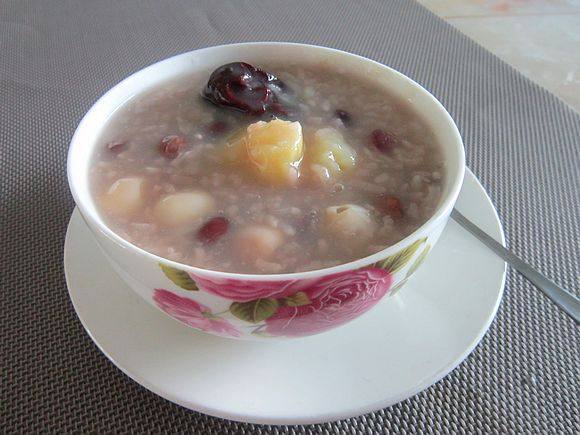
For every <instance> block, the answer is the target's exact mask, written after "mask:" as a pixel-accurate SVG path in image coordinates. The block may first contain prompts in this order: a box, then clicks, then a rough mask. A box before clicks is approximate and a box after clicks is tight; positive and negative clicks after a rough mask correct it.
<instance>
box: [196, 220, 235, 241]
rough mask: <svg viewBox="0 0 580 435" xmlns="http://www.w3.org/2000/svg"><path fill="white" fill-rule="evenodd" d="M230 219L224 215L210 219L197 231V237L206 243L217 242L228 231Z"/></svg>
mask: <svg viewBox="0 0 580 435" xmlns="http://www.w3.org/2000/svg"><path fill="white" fill-rule="evenodd" d="M229 226H230V221H229V220H227V219H226V218H225V217H223V216H216V217H213V218H211V219H210V220H208V221H207V222H206V223H205V224H204V225H203V226H202V227H201V228H200V229H199V231H198V232H197V239H198V240H199V241H200V242H202V243H204V244H211V243H215V242H216V241H217V240H218V239H219V238H220V237H222V236H223V235H224V234H225V233H227V232H228V228H229Z"/></svg>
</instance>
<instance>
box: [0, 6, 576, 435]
mask: <svg viewBox="0 0 580 435" xmlns="http://www.w3.org/2000/svg"><path fill="white" fill-rule="evenodd" d="M250 40H281V41H298V42H308V43H314V44H320V45H326V46H330V47H336V48H340V49H344V50H347V51H351V52H354V53H358V54H361V55H363V56H367V57H370V58H372V59H376V60H378V61H380V62H383V63H386V64H388V65H390V66H392V67H394V68H396V69H398V70H400V71H402V72H403V73H405V74H407V75H409V76H410V77H412V78H414V79H415V80H417V81H418V82H419V83H421V84H423V85H424V86H426V87H427V88H428V89H429V90H431V91H432V92H433V93H434V94H435V96H437V97H438V98H439V99H440V100H441V101H442V102H443V104H444V105H445V106H446V107H447V108H448V109H449V111H450V112H451V114H452V116H453V117H454V118H455V119H456V121H457V123H458V126H459V129H460V130H461V132H462V134H463V136H464V138H465V146H466V150H467V156H468V164H469V165H470V167H471V168H472V169H473V170H474V172H475V173H476V175H477V176H478V177H479V178H480V180H481V181H482V182H483V184H484V186H485V187H486V188H487V189H488V191H489V193H490V195H491V197H492V199H493V201H494V203H495V204H496V205H497V208H498V211H499V214H500V216H501V219H502V221H503V222H504V225H505V229H506V233H507V238H508V242H509V243H510V245H511V247H512V248H513V249H514V250H515V251H516V252H517V253H518V254H520V255H521V256H522V257H524V258H525V259H526V260H528V261H530V262H531V263H533V264H535V265H537V266H538V267H539V268H540V269H541V270H542V271H543V272H545V273H546V274H547V275H549V276H551V277H553V278H554V279H555V280H556V281H558V282H559V283H561V284H562V285H564V286H567V287H568V288H572V289H574V290H575V291H578V282H577V279H578V276H580V273H579V265H578V246H577V243H578V240H579V237H578V232H579V231H578V221H579V218H578V216H579V213H578V212H579V210H578V208H579V201H578V189H579V187H578V186H579V181H580V180H579V168H580V116H579V115H578V113H575V112H574V111H572V110H571V109H570V108H568V107H567V106H566V105H565V104H564V103H562V102H561V101H559V100H558V99H557V98H556V97H554V96H553V95H551V94H549V93H548V92H547V91H545V90H544V89H542V88H540V87H538V86H537V85H535V84H533V83H531V82H530V81H529V80H527V79H525V78H524V77H523V76H521V75H520V74H519V73H517V72H516V71H514V70H513V69H512V68H511V67H509V66H508V65H506V64H505V63H503V62H501V61H500V60H498V59H497V58H496V57H494V56H493V55H491V54H490V53H489V52H487V51H486V50H484V49H483V48H481V47H479V46H478V45H476V44H475V43H474V42H472V41H471V40H469V39H468V38H466V37H465V36H463V35H462V34H460V33H459V32H458V31H456V30H454V29H453V28H452V27H450V26H449V25H447V24H445V23H444V22H443V21H441V20H440V19H438V18H437V17H435V16H434V15H433V14H431V13H430V12H428V11H427V10H426V9H424V8H422V7H421V6H419V5H418V4H416V3H413V2H406V1H358V2H347V1H344V2H343V1H340V2H339V1H332V0H318V1H315V2H314V1H312V2H311V1H283V0H277V1H272V0H265V1H234V0H231V1H211V0H207V1H192V0H183V1H180V0H171V1H158V0H149V1H145V0H126V1H123V2H118V1H84V2H82V1H72V0H70V1H58V0H43V1H40V0H39V1H19V0H14V1H6V0H0V147H1V148H0V152H1V154H0V171H1V172H0V174H1V175H0V180H1V181H0V187H1V197H0V198H1V206H0V207H1V213H0V216H1V225H0V246H1V248H0V249H1V253H2V254H1V257H0V280H1V292H0V360H1V374H2V376H1V380H0V431H1V432H7V433H11V432H27V433H33V432H41V431H50V432H59V433H60V432H72V431H76V432H88V431H93V432H108V433H111V432H129V431H131V432H161V431H168V432H177V431H184V430H187V431H190V432H196V433H203V434H209V433H216V434H222V433H242V434H243V433H258V434H261V433H378V432H383V431H384V432H387V431H395V432H399V433H409V434H410V433H417V432H425V433H429V432H431V433H435V432H436V433H441V432H454V433H457V432H466V431H467V432H487V433H489V432H495V433H497V432H501V433H506V432H529V433H579V432H580V417H579V412H578V408H577V407H576V405H577V403H576V399H577V398H578V393H579V392H578V384H579V379H578V373H579V368H580V364H579V362H580V361H579V358H580V357H579V355H580V352H579V351H580V349H579V343H580V340H579V338H580V337H579V334H578V329H577V328H576V327H575V326H574V325H573V323H572V322H571V321H570V320H568V319H567V318H566V317H565V316H564V315H563V314H562V313H561V312H559V311H558V310H557V309H555V308H554V307H553V306H552V304H551V303H550V302H549V301H547V300H546V299H545V298H544V297H543V296H541V295H539V294H538V292H536V291H535V290H534V289H533V288H532V287H531V286H530V285H529V284H528V283H526V282H525V281H524V280H523V279H522V278H521V277H520V276H518V275H516V274H514V273H510V274H509V275H508V279H507V287H506V293H505V298H504V301H503V304H502V306H501V308H500V310H499V314H498V317H497V319H496V320H495V321H494V323H493V325H492V327H491V329H490V331H489V333H488V334H487V335H486V337H485V338H484V340H483V341H482V343H481V345H480V346H479V347H478V348H477V349H476V350H475V351H474V352H473V354H472V355H471V356H470V357H469V358H468V359H467V360H466V361H465V362H464V363H463V364H461V365H460V367H459V368H458V369H456V370H455V371H454V372H453V373H452V374H450V375H449V376H447V377H446V378H445V379H444V380H442V381H441V382H439V383H438V384H436V385H435V386H433V387H431V388H429V389H428V390H426V391H424V392H423V393H421V394H419V395H417V396H416V397H414V398H412V399H409V400H406V401H404V402H402V403H400V404H398V405H396V406H393V407H391V408H388V409H384V410H381V411H378V412H374V413H371V414H367V415H364V416H361V417H358V418H353V419H349V420H344V421H339V422H335V423H328V424H324V425H315V426H295V427H268V426H258V425H250V424H241V423H235V422H231V421H225V420H221V419H217V418H213V417H208V416H205V415H202V414H199V413H196V412H192V411H188V410H186V409H184V408H181V407H179V406H177V405H174V404H172V403H170V402H168V401H165V400H164V399H161V398H160V397H157V396H155V395H154V394H152V393H150V392H148V391H147V390H145V389H144V388H142V387H140V386H139V385H137V384H136V383H134V382H133V381H131V380H130V379H129V378H127V377H126V376H125V375H123V374H122V373H121V371H119V370H118V369H117V368H115V367H114V366H113V365H112V364H111V363H110V362H109V361H108V360H107V359H106V358H105V357H104V356H103V355H102V354H101V353H100V352H99V350H98V349H97V348H96V346H95V345H94V344H93V343H92V342H91V340H90V339H89V337H88V336H87V334H86V333H85V331H84V330H83V328H82V326H81V324H80V322H79V321H78V319H77V317H76V316H75V313H74V310H73V308H72V305H71V303H70V301H69V298H68V295H67V290H66V285H65V280H64V275H63V266H62V255H63V241H64V235H65V231H66V226H67V222H68V219H69V217H70V214H71V212H72V210H73V201H72V198H71V196H70V194H69V191H68V188H67V182H66V176H65V158H66V151H67V147H68V142H69V140H70V138H71V136H72V134H73V132H74V129H75V127H76V125H77V123H78V121H79V119H80V118H81V116H82V115H83V114H84V112H85V111H86V110H87V109H88V108H89V107H90V106H91V104H92V103H93V102H94V101H95V100H96V99H97V98H98V97H99V96H100V95H101V94H102V93H103V92H104V91H105V90H107V89H108V88H109V87H111V86H112V85H114V84H115V83H116V82H118V81H119V80H121V79H122V78H123V77H125V76H126V75H128V74H130V73H132V72H134V71H136V70H138V69H140V68H142V67H143V66H145V65H148V64H150V63H153V62H156V61H158V60H161V59H163V58H166V57H169V56H171V55H174V54H177V53H180V52H184V51H189V50H192V49H195V48H199V47H204V46H209V45H216V44H221V43H227V42H234V41H250ZM571 55H572V54H571ZM575 404H576V405H575Z"/></svg>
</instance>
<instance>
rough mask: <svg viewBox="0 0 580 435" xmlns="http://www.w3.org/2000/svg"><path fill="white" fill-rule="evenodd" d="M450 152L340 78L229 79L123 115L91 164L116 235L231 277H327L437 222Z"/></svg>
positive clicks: (179, 88)
mask: <svg viewBox="0 0 580 435" xmlns="http://www.w3.org/2000/svg"><path fill="white" fill-rule="evenodd" d="M444 177H445V171H444V164H443V157H442V152H441V149H440V146H439V144H437V143H436V141H435V138H434V136H433V134H432V132H431V131H430V130H429V129H428V128H427V127H426V125H425V124H424V123H423V121H422V120H421V119H420V118H419V117H418V115H417V114H416V113H414V111H413V110H412V109H411V107H410V106H409V105H408V104H407V103H406V102H404V101H400V100H398V99H396V98H395V97H393V96H392V95H390V94H389V93H387V92H386V91H384V90H382V89H377V87H376V86H372V85H371V84H369V83H365V80H364V79H361V78H358V77H353V76H345V75H342V74H340V73H338V72H337V71H335V70H333V69H332V68H331V67H328V66H325V65H320V66H318V67H303V66H299V65H284V66H280V65H260V66H259V68H258V67H257V66H256V67H254V66H252V65H249V64H246V63H242V62H236V63H232V64H228V65H224V66H222V67H220V68H218V69H217V70H216V71H214V72H213V73H212V74H211V76H208V75H203V76H201V75H195V76H187V77H181V78H180V79H178V80H175V81H171V82H168V83H164V84H163V85H160V86H157V87H156V88H153V89H151V90H149V91H148V92H147V93H144V94H142V95H137V96H136V97H134V98H132V99H131V100H130V101H128V102H126V103H125V104H124V105H123V106H122V107H120V108H119V109H118V110H117V111H115V113H114V115H113V116H112V117H111V119H110V120H109V121H108V124H107V127H106V129H105V133H104V134H103V136H102V137H101V138H100V139H99V145H98V146H97V148H96V151H95V153H94V156H93V162H92V164H91V170H90V183H91V189H92V194H93V197H94V199H95V202H96V204H97V208H98V210H99V212H100V214H101V216H102V217H103V219H104V220H105V222H106V223H107V225H108V226H109V227H110V228H111V229H112V230H113V231H115V232H116V233H117V234H119V235H120V236H121V237H123V238H125V239H126V240H128V241H130V242H131V243H133V244H135V245H137V246H139V247H141V248H143V249H145V250H147V251H149V252H152V253H154V254H157V255H159V256H161V257H164V258H168V259H171V260H174V261H178V262H181V263H185V264H189V265H193V266H197V267H201V268H205V269H211V270H219V271H227V272H240V273H266V274H268V273H285V272H299V271H306V270H312V269H319V268H324V267H330V266H334V265H338V264H341V263H346V262H349V261H352V260H356V259H359V258H362V257H365V256H367V255H370V254H373V253H375V252H377V251H380V250H382V249H384V248H385V247H387V246H389V245H392V244H394V243H396V242H398V241H399V240H401V239H403V238H404V237H406V236H407V235H409V234H410V233H411V232H413V231H414V230H415V229H417V228H418V227H419V226H420V225H422V224H423V223H424V222H425V221H427V220H428V219H429V218H430V217H431V216H432V214H433V212H434V211H435V209H436V208H437V206H438V204H439V201H440V197H441V191H442V186H443V181H444Z"/></svg>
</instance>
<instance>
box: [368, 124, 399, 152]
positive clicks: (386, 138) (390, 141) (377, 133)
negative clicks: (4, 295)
mask: <svg viewBox="0 0 580 435" xmlns="http://www.w3.org/2000/svg"><path fill="white" fill-rule="evenodd" d="M371 142H372V144H373V145H374V146H375V147H376V148H377V149H378V150H379V151H380V152H382V153H389V152H391V150H392V149H393V147H394V146H395V143H396V139H395V136H393V135H392V134H391V133H388V132H386V131H385V130H381V129H376V130H373V132H372V133H371Z"/></svg>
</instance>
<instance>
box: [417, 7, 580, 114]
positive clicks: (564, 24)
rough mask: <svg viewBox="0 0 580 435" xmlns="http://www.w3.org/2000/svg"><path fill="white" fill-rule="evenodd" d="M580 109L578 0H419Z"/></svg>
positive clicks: (579, 21) (579, 11)
mask: <svg viewBox="0 0 580 435" xmlns="http://www.w3.org/2000/svg"><path fill="white" fill-rule="evenodd" d="M419 2H420V3H422V4H423V5H425V6H426V7H428V8H429V9H431V10H432V11H433V12H435V13H436V14H437V15H439V16H440V17H442V18H443V19H445V20H446V21H448V22H449V23H450V24H452V25H454V26H455V27H457V28H458V29H459V30H461V31H462V32H463V33H465V34H466V35H468V36H469V37H471V38H472V39H474V40H475V41H477V42H478V43H480V44H481V45H483V46H484V47H485V48H487V49H488V50H490V51H491V52H493V53H494V54H496V55H497V56H499V57H500V58H502V59H503V60H505V61H506V62H508V63H509V64H511V65H512V66H514V67H515V68H516V69H518V70H519V71H520V72H522V73H523V74H524V75H526V76H527V77H529V78H530V79H532V80H534V81H535V82H536V83H539V84H540V85H542V86H544V87H545V88H547V89H548V90H550V91H551V92H553V93H554V94H556V95H558V96H559V97H560V98H562V99H563V100H564V101H566V102H567V103H568V104H569V105H570V106H572V107H573V108H574V109H576V110H577V111H578V112H580V0H419Z"/></svg>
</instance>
